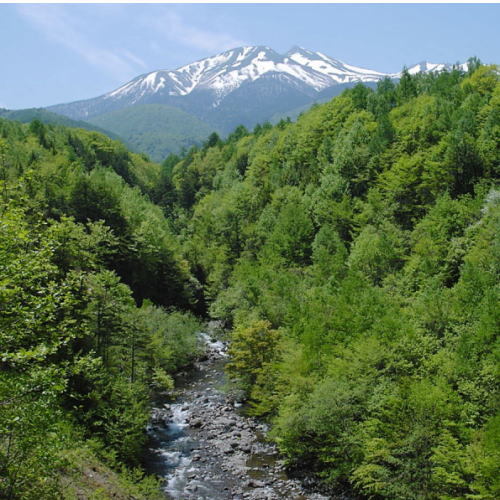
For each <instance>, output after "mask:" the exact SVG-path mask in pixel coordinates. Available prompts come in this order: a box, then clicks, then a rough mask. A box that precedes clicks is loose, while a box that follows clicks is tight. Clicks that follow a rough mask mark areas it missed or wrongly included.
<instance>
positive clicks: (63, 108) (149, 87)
mask: <svg viewBox="0 0 500 500" xmlns="http://www.w3.org/2000/svg"><path fill="white" fill-rule="evenodd" d="M450 67H451V66H450V65H446V64H443V63H429V62H423V63H418V64H416V65H414V66H411V67H410V68H408V71H409V72H410V73H412V74H415V73H417V72H419V71H424V72H434V71H440V70H443V69H449V68H450ZM271 74H277V75H280V78H281V80H282V82H283V84H284V85H285V86H289V87H295V88H297V89H300V91H301V92H302V93H304V94H305V95H308V96H309V97H313V96H314V95H315V94H317V93H318V92H321V91H323V90H325V89H326V88H329V87H333V86H335V85H339V84H346V83H351V84H354V83H358V82H377V81H379V80H381V79H383V78H386V77H388V78H392V79H397V78H399V77H400V75H401V72H399V73H384V72H380V71H375V70H371V69H366V68H361V67H358V66H354V65H351V64H348V63H344V62H342V61H340V60H338V59H335V58H333V57H330V56H328V55H325V54H324V53H322V52H314V51H311V50H309V49H305V48H303V47H299V46H294V47H292V48H291V49H290V50H289V51H288V52H286V53H285V54H279V53H278V52H276V51H274V50H273V49H272V48H270V47H267V46H262V45H256V46H243V47H237V48H234V49H230V50H227V51H224V52H221V53H219V54H216V55H214V56H210V57H206V58H204V59H200V60H197V61H194V62H192V63H189V64H186V65H183V66H180V67H179V68H177V69H175V70H168V69H158V70H154V71H151V72H147V73H143V74H142V75H139V76H137V77H135V78H133V79H132V80H130V81H129V82H127V83H125V84H124V85H121V86H120V87H118V88H116V89H114V90H112V91H110V92H107V93H105V94H102V95H100V96H97V97H95V98H91V99H85V100H79V101H74V102H70V103H62V104H56V105H53V106H49V107H48V108H47V109H49V110H51V111H55V112H56V113H58V112H59V113H61V114H64V115H66V116H69V117H70V118H73V119H84V120H86V119H89V118H91V117H92V116H96V115H99V114H102V113H104V112H109V111H113V110H115V109H118V108H120V107H126V106H131V105H135V104H139V103H141V104H142V103H144V104H145V103H155V104H167V105H170V106H175V107H180V108H181V109H183V110H184V111H187V112H190V113H193V114H195V116H198V118H201V119H205V120H206V119H207V115H210V114H211V111H212V110H213V109H215V108H217V107H218V106H220V105H221V103H222V102H223V100H224V99H225V98H226V97H227V96H228V95H230V94H231V93H232V92H234V91H235V90H237V89H238V88H240V87H241V86H242V85H243V84H246V83H249V82H250V83H254V82H256V81H257V80H259V79H261V78H264V77H269V75H271ZM200 100H201V101H202V102H201V103H200ZM209 121H210V120H209Z"/></svg>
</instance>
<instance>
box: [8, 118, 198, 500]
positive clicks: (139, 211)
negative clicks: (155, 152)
mask: <svg viewBox="0 0 500 500" xmlns="http://www.w3.org/2000/svg"><path fill="white" fill-rule="evenodd" d="M159 179H160V171H159V166H158V165H155V164H151V163H148V162H146V161H145V160H144V159H143V158H142V157H140V156H137V155H133V154H130V153H128V152H127V151H126V149H125V148H124V147H123V146H122V145H120V143H118V142H114V141H111V140H110V139H108V138H107V137H105V136H102V135H100V134H97V133H94V132H86V131H83V130H78V129H68V128H64V127H57V126H48V125H44V124H42V123H41V122H39V121H34V122H32V123H31V124H30V125H29V126H28V125H21V124H19V123H15V122H9V121H7V120H0V352H1V354H0V497H1V498H9V499H14V498H22V499H31V498H37V499H54V498H123V499H125V498H148V499H149V498H157V497H159V488H158V484H157V483H156V481H155V480H152V479H151V478H146V479H143V476H144V474H143V472H141V469H134V468H135V467H137V466H138V465H139V464H140V463H141V456H142V451H143V445H144V443H145V440H146V433H145V426H146V423H147V421H148V418H149V411H150V410H149V395H150V394H151V392H152V391H154V390H158V389H160V390H164V389H172V385H173V381H172V378H171V374H173V373H174V372H175V371H176V370H177V369H179V367H182V366H185V365H187V364H188V363H189V362H190V361H191V360H192V359H193V358H194V357H195V356H196V355H197V353H198V348H199V346H198V341H197V337H196V333H197V332H198V331H199V324H198V321H197V320H196V319H195V318H194V316H192V315H190V314H189V313H188V312H186V310H187V309H189V308H194V306H195V303H196V300H197V299H196V296H197V294H198V291H197V284H196V280H194V278H192V276H191V275H190V273H189V270H188V265H187V263H186V262H185V261H184V260H183V259H182V257H181V254H180V248H179V245H178V243H177V241H176V238H175V236H174V235H173V233H172V230H171V227H170V224H169V222H168V221H167V220H166V218H165V217H164V214H163V212H162V210H161V209H160V208H159V207H157V206H155V205H153V204H152V202H151V201H150V196H151V197H154V188H155V186H156V185H157V184H158V181H159ZM164 307H166V308H168V309H164ZM174 307H177V308H180V309H182V310H183V311H184V312H181V311H180V310H179V311H176V310H174V309H173V308H174ZM125 466H126V468H125ZM96 495H97V496H96Z"/></svg>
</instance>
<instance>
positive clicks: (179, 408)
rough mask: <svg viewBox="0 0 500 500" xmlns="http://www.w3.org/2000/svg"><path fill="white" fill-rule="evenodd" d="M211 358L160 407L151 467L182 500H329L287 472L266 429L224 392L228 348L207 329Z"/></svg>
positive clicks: (187, 376)
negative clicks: (176, 393)
mask: <svg viewBox="0 0 500 500" xmlns="http://www.w3.org/2000/svg"><path fill="white" fill-rule="evenodd" d="M202 336H203V339H204V341H205V343H206V346H207V356H206V358H204V360H203V361H199V362H197V363H196V364H195V366H194V367H193V369H191V370H189V372H188V373H186V374H184V375H182V376H180V377H178V379H177V380H176V387H177V389H178V394H179V395H178V396H177V397H176V399H175V400H173V401H168V400H166V399H163V400H162V399H161V398H159V399H158V400H157V401H156V406H155V408H153V411H152V417H151V423H150V425H149V426H148V434H149V436H150V447H149V453H148V457H147V460H146V462H147V463H146V466H147V468H148V470H149V471H150V472H153V473H156V474H158V475H159V476H160V477H162V478H164V491H165V496H166V498H171V499H175V500H194V499H197V500H225V499H234V500H237V499H242V500H243V499H254V500H266V499H267V500H274V499H287V500H288V499H290V500H291V499H293V500H322V499H327V498H329V497H325V496H323V495H321V494H319V493H314V492H308V491H306V489H305V488H304V487H303V485H302V484H301V482H300V481H299V480H297V479H294V478H290V477H288V476H287V473H286V471H285V467H284V465H283V462H282V460H280V457H279V455H278V453H277V450H276V448H275V447H274V445H272V444H271V443H269V442H266V440H265V433H266V430H267V429H266V426H265V424H262V423H260V422H258V421H256V420H255V419H252V418H248V417H246V416H245V415H243V412H242V411H241V409H240V408H238V406H239V405H238V404H237V403H234V402H231V401H230V400H229V399H228V398H227V396H226V395H225V393H224V391H223V386H224V384H225V378H224V362H225V359H226V347H225V345H224V344H223V343H222V342H220V341H216V340H213V339H211V338H210V337H209V336H208V335H207V334H202Z"/></svg>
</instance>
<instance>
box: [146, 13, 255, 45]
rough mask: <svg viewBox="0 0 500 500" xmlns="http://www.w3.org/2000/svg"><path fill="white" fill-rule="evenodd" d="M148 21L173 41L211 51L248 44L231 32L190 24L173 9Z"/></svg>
mask: <svg viewBox="0 0 500 500" xmlns="http://www.w3.org/2000/svg"><path fill="white" fill-rule="evenodd" d="M147 22H148V24H150V25H151V26H153V27H154V28H155V29H156V31H157V32H158V33H159V34H161V35H162V36H164V37H165V38H167V39H169V40H171V41H173V42H176V43H179V44H182V45H184V46H187V47H191V48H194V49H198V50H204V51H208V52H210V53H213V52H217V51H221V50H226V49H231V48H234V47H238V46H241V45H247V44H246V43H245V42H244V41H242V40H240V39H238V38H236V37H233V36H232V35H230V34H229V33H222V32H219V31H213V30H209V29H206V28H199V27H197V26H194V25H191V24H188V23H186V21H184V19H183V18H182V17H181V16H180V15H179V14H177V13H175V12H171V11H165V12H163V13H162V14H161V15H160V16H158V17H155V18H153V19H148V21H147Z"/></svg>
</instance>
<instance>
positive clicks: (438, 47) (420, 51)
mask: <svg viewBox="0 0 500 500" xmlns="http://www.w3.org/2000/svg"><path fill="white" fill-rule="evenodd" d="M499 21H500V4H483V5H478V4H378V5H377V4H182V5H179V4H146V5H144V4H83V5H75V4H39V5H36V4H35V5H33V4H17V5H15V4H0V61H1V67H2V70H1V77H0V107H6V108H10V109H17V108H24V107H35V106H47V105H50V104H56V103H60V102H68V101H74V100H78V99H85V98H89V97H94V96H97V95H101V94H103V93H105V92H108V91H110V90H112V89H114V88H116V87H118V86H119V85H121V84H123V83H125V82H126V81H128V80H130V79H132V78H133V77H135V76H137V75H139V74H142V73H146V72H148V71H152V70H155V69H175V68H177V67H179V66H182V65H184V64H187V63H189V62H192V61H195V60H197V59H201V58H203V57H207V56H209V55H213V54H215V53H217V52H220V51H223V50H225V49H228V48H232V47H236V46H240V45H268V46H270V47H272V48H273V49H275V50H277V51H278V52H286V51H287V50H288V49H290V48H291V47H292V46H293V45H300V46H302V47H305V48H308V49H311V50H318V51H321V52H323V53H326V54H328V55H330V56H332V57H335V58H337V59H340V60H342V61H344V62H347V63H350V64H354V65H357V66H362V67H366V68H370V69H375V70H379V71H385V72H396V71H399V70H400V69H401V68H402V67H403V65H408V66H409V65H412V64H414V63H417V62H420V61H422V60H428V61H431V62H450V63H454V62H457V61H464V60H466V59H467V58H468V57H470V56H472V55H476V56H478V57H479V58H481V60H483V61H484V62H490V63H492V62H495V63H500V61H499V60H498V56H499V54H500V30H499V29H498V26H499Z"/></svg>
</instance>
